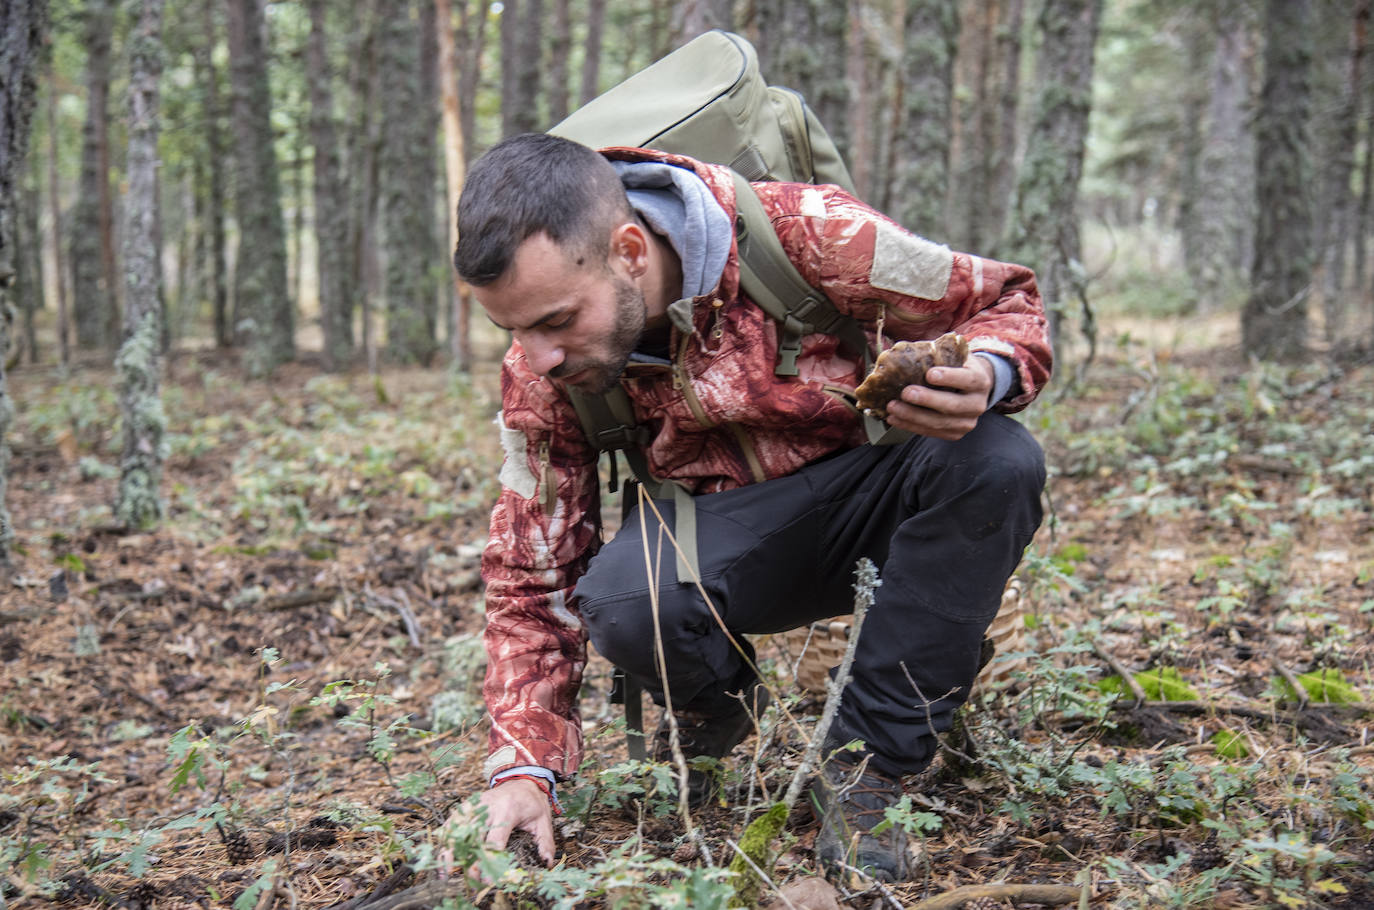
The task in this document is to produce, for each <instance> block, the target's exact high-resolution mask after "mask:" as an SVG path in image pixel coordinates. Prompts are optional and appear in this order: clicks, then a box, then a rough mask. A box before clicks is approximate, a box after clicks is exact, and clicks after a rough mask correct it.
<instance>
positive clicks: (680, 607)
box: [454, 134, 1051, 879]
mask: <svg viewBox="0 0 1374 910" xmlns="http://www.w3.org/2000/svg"><path fill="white" fill-rule="evenodd" d="M755 188H756V190H757V193H758V195H759V197H760V199H761V201H762V203H763V206H764V208H765V210H766V211H767V212H768V213H769V215H770V217H771V219H772V222H773V226H774V229H775V231H776V233H777V234H778V236H779V238H780V240H781V241H782V244H783V246H784V248H785V249H786V251H787V253H788V256H789V258H790V259H791V260H792V261H793V262H794V264H795V265H796V266H797V268H798V270H799V271H800V272H801V274H802V276H803V277H804V278H805V279H806V280H807V281H808V282H809V283H810V284H811V285H812V286H813V287H815V288H817V289H819V290H821V291H822V292H824V293H825V294H826V296H827V297H828V298H829V299H830V300H831V301H832V302H833V304H834V305H835V306H836V307H837V308H838V309H839V310H840V311H842V312H844V313H846V314H848V315H849V316H851V317H853V318H854V319H856V320H858V321H859V322H860V323H861V324H862V325H863V326H864V327H865V328H866V330H867V332H868V335H869V340H870V342H871V343H872V344H874V345H875V346H876V345H879V344H882V345H887V344H890V343H891V341H893V340H896V339H921V338H934V337H936V336H938V335H940V334H941V333H943V332H946V331H957V332H959V333H961V334H963V335H964V336H965V337H966V338H967V339H968V340H969V345H970V349H971V350H972V351H973V352H974V353H973V354H971V356H970V357H969V359H968V360H967V362H966V363H964V364H963V365H962V366H958V367H948V368H942V369H936V370H933V371H931V374H930V375H929V377H928V382H929V386H908V387H907V388H906V389H905V390H904V391H903V393H902V396H901V400H900V401H897V402H894V403H893V404H891V405H890V406H889V408H888V416H887V422H888V423H889V424H891V426H893V427H895V428H898V429H901V430H905V431H908V432H909V433H911V434H913V435H912V437H911V438H910V439H909V440H908V441H906V442H904V443H901V444H897V445H889V446H872V445H865V444H863V443H864V440H865V436H864V431H863V428H862V421H861V418H860V415H859V414H858V412H857V411H856V409H855V408H854V406H853V404H852V402H851V400H849V399H848V398H847V397H846V395H848V394H852V392H853V389H854V388H855V386H856V385H857V384H858V383H859V382H860V381H861V380H862V378H863V376H862V372H863V367H862V358H861V357H860V356H859V355H857V354H856V353H854V352H852V351H849V350H847V349H845V348H843V347H842V346H841V345H840V343H839V341H838V340H837V339H836V338H833V337H830V336H825V335H819V334H817V335H811V336H807V337H806V338H805V339H803V344H802V350H801V356H800V357H799V358H798V361H797V363H798V367H799V375H796V376H779V375H777V374H776V372H775V369H774V368H775V365H776V363H777V345H778V342H777V338H778V327H777V324H776V323H775V321H774V320H773V319H771V318H770V317H769V316H768V315H767V314H766V313H765V312H764V311H763V310H761V309H760V308H759V307H757V306H756V305H754V304H753V303H752V302H751V301H750V300H748V299H747V298H746V297H745V296H743V294H742V293H741V291H740V289H739V263H738V260H737V258H736V248H735V245H734V229H733V227H734V223H735V196H734V187H733V184H732V182H731V178H730V175H729V172H728V171H727V170H726V169H725V168H721V167H717V166H713V165H705V164H701V163H698V162H695V161H692V160H690V159H687V158H683V157H680V156H674V155H668V154H662V153H658V152H649V151H643V150H635V149H611V150H604V151H603V152H599V153H598V152H593V151H592V150H590V149H587V148H585V147H583V146H580V145H577V144H575V143H572V142H569V141H567V140H564V139H559V138H556V137H553V136H548V135H542V134H528V135H523V136H516V137H513V138H511V139H508V140H506V141H504V142H502V143H500V144H499V145H497V146H496V147H494V148H493V149H492V150H491V151H489V152H488V153H487V154H486V155H485V156H484V157H483V158H482V159H481V160H479V161H478V163H477V164H476V165H475V166H474V167H473V169H472V172H471V174H470V176H469V177H468V180H467V183H466V185H465V187H464V191H463V195H462V197H461V201H460V203H459V207H458V225H459V238H460V239H459V241H458V246H457V250H456V251H455V254H454V261H455V264H456V266H457V268H458V271H459V273H460V274H461V275H462V276H463V278H464V279H466V280H467V281H468V282H469V283H471V284H472V285H473V288H474V295H475V296H476V298H477V301H478V302H479V303H480V304H481V305H482V307H483V308H484V309H485V310H486V312H487V315H488V316H489V317H490V318H491V320H492V322H494V323H495V324H496V325H498V326H500V327H502V328H504V329H507V330H509V331H510V332H511V333H512V334H513V336H514V340H513V343H512V345H511V347H510V350H509V352H508V353H507V355H506V358H505V362H504V366H503V371H502V413H501V418H500V432H501V437H502V441H503V444H504V447H505V462H504V465H503V467H502V470H501V481H502V486H503V489H502V491H501V496H500V499H499V501H498V502H497V504H496V506H495V508H494V510H493V512H492V521H491V537H490V543H489V545H488V547H487V549H486V551H485V554H484V557H483V577H484V580H485V582H486V592H487V630H486V646H487V650H488V656H489V665H488V670H487V678H486V688H485V693H486V699H487V705H488V708H489V710H490V713H491V722H492V725H491V742H490V747H491V757H490V759H489V761H488V764H487V769H486V770H487V773H488V776H489V778H490V781H491V789H490V790H489V791H488V792H487V793H485V794H484V795H483V797H482V802H483V803H484V805H485V806H486V809H487V813H488V826H489V829H488V836H487V842H488V843H489V844H490V845H493V846H495V847H502V846H504V845H505V843H506V839H507V837H508V836H509V834H510V832H511V831H512V830H513V829H516V828H519V829H525V830H527V831H529V832H531V833H532V834H533V835H534V837H535V840H536V843H537V844H538V847H539V850H540V853H541V855H542V856H543V857H544V858H545V860H546V861H550V862H551V861H552V857H553V828H552V815H551V813H552V811H553V809H554V807H556V798H555V787H556V785H557V783H558V782H559V781H562V780H565V779H567V778H568V777H569V776H570V775H572V774H573V773H574V772H575V771H576V770H577V767H578V764H579V762H580V760H581V752H582V731H581V726H580V722H579V719H578V716H577V705H576V698H577V690H578V686H579V684H580V681H581V675H582V670H583V666H584V663H585V659H586V641H587V639H588V637H590V639H591V641H592V643H593V644H595V645H596V647H597V649H598V651H599V652H600V653H601V654H603V655H604V656H605V657H607V658H608V659H609V660H611V661H612V662H614V663H615V664H616V665H618V666H620V667H622V668H624V669H625V670H626V671H628V672H630V673H632V674H634V675H635V676H637V677H639V678H640V679H641V680H642V681H643V682H644V683H645V685H646V687H647V688H648V689H649V691H650V692H651V694H652V695H653V696H654V698H655V700H656V701H657V702H658V703H659V704H665V703H670V704H671V708H672V715H673V717H674V718H675V720H676V726H677V732H678V735H679V738H680V739H679V741H680V744H681V749H682V751H683V752H684V753H685V756H686V757H687V758H688V759H692V758H694V757H700V756H709V757H713V758H723V757H725V756H726V755H728V753H729V752H730V750H731V749H732V748H733V747H734V746H735V745H736V744H738V743H739V742H740V741H742V740H743V739H744V738H745V737H746V736H747V735H748V733H749V731H750V730H751V729H752V728H753V721H754V714H755V713H756V712H757V711H759V710H761V708H762V707H763V706H764V705H765V704H766V702H767V700H768V697H767V693H766V692H764V691H763V690H762V688H761V687H760V686H759V685H758V681H757V676H756V672H755V668H754V666H753V661H752V659H751V658H752V656H753V653H752V650H751V649H750V648H749V645H748V642H747V639H746V638H745V636H746V635H750V634H761V633H769V632H776V631H780V630H783V629H787V628H793V627H797V626H800V625H803V624H806V623H809V622H811V621H813V620H816V619H819V618H822V617H827V616H833V615H835V614H838V613H844V612H848V610H849V609H850V608H851V606H852V591H851V584H852V573H853V568H854V565H855V563H856V561H857V560H858V559H859V558H860V557H862V556H868V557H870V558H871V559H872V560H873V561H874V562H875V563H877V565H878V566H879V568H880V570H881V574H882V579H883V583H882V586H881V587H880V588H879V589H878V591H877V595H876V601H875V603H874V605H873V607H872V608H871V610H870V611H869V613H868V618H867V620H866V624H865V626H864V630H863V635H862V636H861V640H860V643H859V646H858V651H857V653H856V657H855V661H854V668H853V679H852V681H851V682H850V684H849V685H848V686H847V687H846V688H845V690H844V693H843V699H842V702H841V707H840V710H839V713H838V716H837V718H836V721H835V724H834V728H833V729H832V732H831V735H830V737H829V741H828V742H827V743H826V746H827V754H830V753H832V752H833V753H835V755H834V757H833V758H832V760H831V761H829V762H828V763H827V765H826V768H825V771H824V772H823V774H822V775H820V777H819V778H818V781H817V784H816V786H815V788H814V793H815V798H816V801H817V803H818V806H819V811H820V814H821V816H822V828H821V833H820V836H819V837H818V840H817V853H818V855H819V857H820V858H821V860H822V861H823V862H825V863H827V864H829V865H834V864H837V863H840V862H845V863H849V864H851V865H856V866H861V867H864V868H866V869H868V870H869V871H870V872H871V873H872V874H874V875H876V876H878V877H880V878H886V879H898V878H901V877H902V876H903V874H904V859H905V845H904V844H903V842H902V841H901V839H900V836H899V835H898V833H896V832H891V831H889V832H888V833H886V834H884V835H882V836H874V835H872V834H871V833H870V832H869V829H871V828H872V827H873V825H874V824H876V823H877V822H878V821H881V820H882V817H883V816H882V812H883V809H884V808H886V807H887V806H889V805H892V804H893V803H894V802H895V801H896V800H897V799H898V798H900V795H901V783H900V778H901V776H902V775H904V774H909V773H913V772H916V771H919V770H921V769H922V768H923V767H925V766H926V765H927V764H928V763H929V761H930V759H931V758H932V757H933V754H934V750H935V737H934V734H935V733H936V732H938V731H941V730H945V729H948V727H949V724H950V719H951V715H952V712H953V711H954V710H955V709H956V708H957V707H958V706H959V705H960V704H961V703H962V702H963V700H964V698H965V697H966V693H967V692H968V687H969V684H970V683H971V682H972V681H973V678H974V675H975V674H976V672H977V669H978V658H979V651H980V643H981V641H982V637H983V633H984V631H985V629H986V627H987V625H988V623H990V622H991V620H992V618H993V617H994V616H995V614H996V612H997V607H998V605H999V602H1000V596H1001V593H1002V589H1003V587H1004V585H1005V583H1006V581H1007V579H1008V578H1009V577H1010V575H1011V573H1012V571H1013V570H1014V569H1015V566H1016V564H1017V562H1018V560H1019V559H1020V557H1021V554H1022V551H1023V550H1024V548H1025V546H1026V545H1027V544H1028V543H1029V541H1030V539H1031V536H1032V534H1033V533H1034V532H1035V529H1036V528H1037V527H1038V525H1039V522H1040V507H1039V494H1040V489H1041V486H1042V485H1043V482H1044V467H1043V458H1042V455H1041V453H1040V450H1039V447H1038V446H1037V445H1036V444H1035V442H1034V441H1033V440H1032V439H1031V438H1030V436H1029V435H1028V434H1027V433H1026V432H1025V431H1024V430H1023V429H1022V428H1021V427H1020V425H1018V424H1017V423H1015V422H1014V421H1012V420H1010V419H1008V418H1007V417H1005V416H1003V415H1004V413H1005V412H1008V411H1014V410H1017V409H1020V408H1022V407H1024V406H1025V405H1026V404H1028V403H1029V402H1030V401H1031V400H1032V399H1033V398H1034V397H1035V395H1036V394H1037V393H1038V392H1039V390H1040V388H1041V387H1042V386H1043V384H1044V383H1045V382H1046V380H1047V379H1048V376H1049V370H1050V362H1051V356H1050V350H1049V344H1048V338H1047V332H1046V322H1045V318H1044V313H1043V309H1042V307H1041V303H1040V299H1039V295H1038V293H1037V291H1036V288H1035V281H1034V276H1033V275H1032V273H1031V272H1030V271H1029V270H1028V269H1025V268H1022V267H1020V266H1015V265H1009V264H1005V263H1000V262H994V261H991V260H986V259H981V258H978V257H975V256H969V255H965V254H962V253H952V252H950V251H949V250H948V249H947V248H945V247H942V246H939V245H937V244H934V243H931V242H930V241H927V240H924V239H922V238H920V237H917V236H915V235H913V234H910V233H908V232H906V231H905V230H903V229H902V228H900V227H898V226H897V225H896V224H894V223H893V222H892V221H890V220H889V219H887V218H885V217H884V216H882V215H881V214H879V213H877V212H875V211H873V210H872V209H870V208H868V207H866V206H864V205H863V204H862V203H860V202H858V201H857V200H855V199H854V198H853V197H851V196H849V195H848V194H846V193H845V192H844V191H842V190H840V189H839V188H837V187H833V186H825V187H817V186H810V185H802V184H783V183H763V184H756V185H755ZM617 384H619V385H621V386H623V387H624V389H625V390H626V391H627V392H628V394H629V397H630V399H631V401H632V403H633V406H634V410H635V413H636V416H637V418H638V419H639V420H640V422H642V423H643V424H645V425H647V426H648V427H650V428H651V430H652V438H651V439H650V440H649V441H648V442H647V444H646V446H645V449H644V453H645V456H646V457H647V460H648V464H649V467H650V470H651V471H652V472H653V473H654V475H655V476H656V477H659V478H662V479H666V480H672V481H676V482H678V483H680V484H682V485H683V486H685V487H686V488H687V489H688V490H689V491H690V492H691V493H692V494H694V496H695V498H694V500H693V503H694V505H695V513H696V525H697V529H698V530H697V541H696V543H697V547H698V551H699V552H698V558H699V563H700V571H701V577H702V583H701V587H698V586H696V585H694V584H689V583H678V581H677V579H676V576H675V574H674V572H673V570H672V564H673V563H672V559H671V555H670V557H669V559H668V560H666V561H665V564H666V565H667V566H668V569H667V571H666V572H665V573H663V577H659V574H658V573H657V571H656V570H655V569H654V568H652V567H648V566H646V557H645V552H646V549H645V543H644V542H643V541H642V540H641V539H640V530H639V528H640V523H639V520H638V517H637V515H635V514H632V515H631V516H630V519H629V520H628V521H626V522H625V525H624V527H623V528H622V529H621V531H620V532H619V533H618V534H617V535H616V537H615V538H614V539H613V540H611V541H609V542H608V543H606V544H605V545H604V546H602V543H601V540H600V514H599V490H598V481H597V472H596V462H597V454H598V453H597V451H596V449H595V448H594V447H593V446H592V445H591V444H590V443H589V442H588V440H587V438H586V436H585V434H584V431H583V429H582V426H581V424H580V423H579V420H578V418H577V416H576V414H575V412H574V409H573V406H572V405H571V404H570V402H569V399H568V396H567V394H566V390H567V389H568V388H575V389H578V390H580V391H582V392H586V393H590V394H599V393H601V392H604V391H605V390H607V389H609V388H611V387H613V386H615V385H617ZM655 505H656V506H657V507H658V509H659V511H660V512H662V513H663V514H665V516H667V520H668V525H667V527H668V528H669V529H670V530H671V529H672V527H673V524H672V520H671V518H672V515H673V508H672V507H673V502H672V501H671V500H666V501H661V502H658V501H656V502H655ZM648 533H649V534H650V540H649V541H648V551H649V552H653V551H654V550H655V549H656V548H657V547H658V546H659V542H658V538H657V536H656V535H657V534H658V532H657V530H656V529H655V528H654V527H650V530H649V532H648ZM703 590H704V591H705V593H706V595H707V597H703V596H702V591H703ZM708 601H709V603H708ZM655 616H657V628H655ZM660 647H661V649H662V651H663V666H664V668H665V672H664V673H660V672H659V666H658V664H657V660H656V656H655V655H656V652H657V651H658V650H659V649H660ZM854 740H858V741H861V742H862V743H863V744H864V746H863V748H862V749H861V750H859V751H857V752H854V751H844V750H843V749H842V747H843V746H844V745H846V744H848V743H851V742H852V741H854ZM653 748H654V755H655V757H656V758H666V757H668V756H669V755H670V754H671V749H670V725H669V724H668V723H667V722H666V717H665V722H664V723H661V724H660V726H659V729H658V731H657V732H656V733H655V736H654V747H653ZM689 783H690V786H691V796H692V799H693V801H694V802H697V803H700V802H701V801H704V800H705V799H706V798H707V797H709V796H710V784H709V779H708V778H707V777H706V776H705V775H704V774H702V773H700V772H694V773H693V775H692V777H691V779H690V781H689ZM855 835H857V837H855ZM853 843H857V845H858V848H857V853H856V852H855V851H853V850H851V845H852V844H853Z"/></svg>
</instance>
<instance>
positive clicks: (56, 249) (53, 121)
mask: <svg viewBox="0 0 1374 910" xmlns="http://www.w3.org/2000/svg"><path fill="white" fill-rule="evenodd" d="M51 66H52V64H51V62H49V70H48V77H49V78H48V80H47V82H48V86H47V91H46V93H45V94H46V95H47V102H48V104H47V107H48V110H47V114H48V204H49V206H50V209H51V216H52V261H53V272H54V273H55V274H56V275H57V282H56V284H57V352H58V362H59V363H61V364H62V369H63V370H66V369H67V367H68V366H69V365H70V364H71V324H72V323H71V318H70V315H69V308H68V301H69V300H70V299H71V298H70V296H69V295H68V293H67V256H66V254H65V252H64V243H65V242H66V239H67V235H66V232H65V231H64V230H63V229H62V225H63V223H64V222H65V220H66V219H64V218H63V217H62V194H61V192H60V191H59V188H58V179H57V162H58V161H59V158H58V154H57V151H58V149H57V102H56V95H57V80H56V79H54V78H52V75H53V73H52V69H51Z"/></svg>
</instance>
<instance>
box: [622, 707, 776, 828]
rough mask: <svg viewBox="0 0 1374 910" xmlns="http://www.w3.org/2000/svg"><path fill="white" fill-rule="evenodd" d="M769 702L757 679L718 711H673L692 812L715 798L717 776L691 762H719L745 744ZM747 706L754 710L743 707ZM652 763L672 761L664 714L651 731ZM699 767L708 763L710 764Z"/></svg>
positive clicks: (671, 750)
mask: <svg viewBox="0 0 1374 910" xmlns="http://www.w3.org/2000/svg"><path fill="white" fill-rule="evenodd" d="M771 702H772V696H770V695H769V694H768V690H767V689H766V688H764V686H763V684H762V683H760V682H759V681H758V680H754V682H753V683H752V684H751V686H750V691H749V693H748V695H746V697H745V698H743V699H731V700H730V705H729V706H728V707H727V708H725V709H724V710H721V711H691V710H684V711H674V712H673V717H674V718H676V719H677V735H678V745H679V746H680V747H681V748H682V755H683V757H684V758H686V759H687V805H689V806H690V807H691V808H693V809H699V808H701V807H702V806H704V805H705V804H706V803H707V802H708V801H709V800H710V799H711V798H712V797H713V796H715V795H716V789H717V788H716V785H717V783H718V775H716V774H714V773H712V770H711V769H708V768H704V767H696V765H697V764H698V763H696V762H694V761H693V759H698V758H712V759H721V758H724V757H725V756H727V755H729V754H730V750H731V749H733V748H735V746H737V745H739V744H740V743H742V742H744V738H745V737H746V736H748V735H749V734H750V733H751V732H752V731H753V729H754V724H755V722H756V721H757V720H758V718H760V717H762V716H763V712H764V710H765V709H766V708H767V707H768V705H769V704H770V703H771ZM746 704H749V705H750V706H751V707H752V708H753V710H749V709H748V708H746V707H745V705H746ZM649 758H650V759H651V760H653V761H658V762H668V763H672V761H673V747H672V729H671V727H670V726H669V723H668V715H667V714H666V713H665V714H664V715H663V717H662V718H661V719H660V720H659V722H658V726H657V727H656V728H655V729H654V740H653V746H652V747H651V749H650V751H649ZM702 764H710V763H709V762H706V763H702Z"/></svg>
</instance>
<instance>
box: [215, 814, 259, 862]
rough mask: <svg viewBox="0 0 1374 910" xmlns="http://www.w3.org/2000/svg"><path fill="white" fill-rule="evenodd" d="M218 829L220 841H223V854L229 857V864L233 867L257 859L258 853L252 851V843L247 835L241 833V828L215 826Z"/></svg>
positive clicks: (254, 850)
mask: <svg viewBox="0 0 1374 910" xmlns="http://www.w3.org/2000/svg"><path fill="white" fill-rule="evenodd" d="M215 827H216V828H218V829H219V837H220V840H222V841H224V852H225V853H227V854H228V855H229V862H230V863H232V864H234V865H235V866H241V865H243V864H244V863H250V862H252V861H253V860H254V858H256V857H257V855H258V851H257V850H256V849H254V847H253V842H252V841H250V840H249V839H248V835H246V834H244V833H243V829H242V828H238V827H235V826H234V825H229V826H228V827H226V826H224V825H219V824H217V825H215Z"/></svg>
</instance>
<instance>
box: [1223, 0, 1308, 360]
mask: <svg viewBox="0 0 1374 910" xmlns="http://www.w3.org/2000/svg"><path fill="white" fill-rule="evenodd" d="M1311 24H1312V4H1311V0H1267V2H1266V4H1265V17H1264V38H1265V50H1264V87H1263V89H1262V90H1261V92H1260V103H1259V109H1258V111H1257V114H1256V118H1255V125H1256V135H1257V137H1258V161H1257V167H1256V175H1255V186H1256V198H1257V199H1258V201H1259V221H1258V224H1257V227H1256V231H1255V257H1254V260H1253V262H1254V264H1253V266H1252V268H1251V271H1250V288H1251V290H1250V298H1249V300H1247V301H1246V304H1245V311H1244V313H1243V315H1242V322H1241V330H1242V331H1241V335H1242V338H1243V341H1244V344H1245V347H1246V350H1247V351H1248V352H1249V353H1251V354H1254V355H1257V356H1259V357H1263V358H1267V359H1290V358H1297V357H1300V356H1302V355H1303V353H1304V352H1305V349H1306V346H1307V300H1308V295H1309V293H1310V291H1311V281H1312V267H1313V249H1312V202H1311V198H1310V187H1311V162H1310V161H1309V160H1308V146H1307V142H1308V131H1309V127H1310V119H1311V86H1310V70H1311V66H1312V50H1311V33H1310V28H1311Z"/></svg>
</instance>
